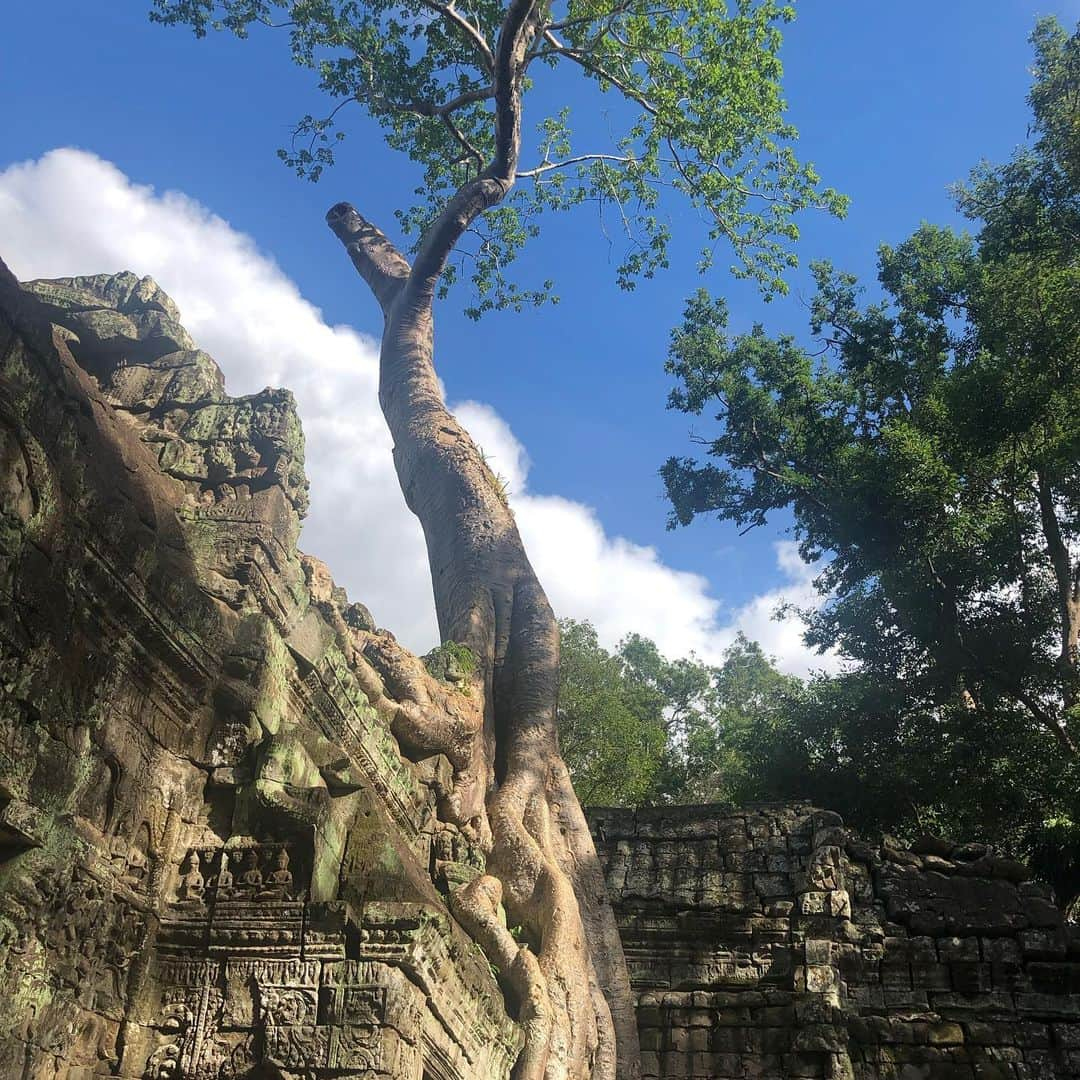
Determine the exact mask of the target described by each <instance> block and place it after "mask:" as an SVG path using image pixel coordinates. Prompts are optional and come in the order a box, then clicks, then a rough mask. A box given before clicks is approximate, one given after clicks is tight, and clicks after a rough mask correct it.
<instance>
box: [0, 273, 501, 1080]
mask: <svg viewBox="0 0 1080 1080" xmlns="http://www.w3.org/2000/svg"><path fill="white" fill-rule="evenodd" d="M135 283H136V279H134V278H130V276H127V277H125V276H124V275H120V276H119V277H117V278H102V279H76V280H73V281H72V282H68V283H64V284H62V285H60V286H55V287H53V286H49V285H41V286H39V287H37V293H38V295H41V296H43V297H46V298H47V301H48V304H49V305H50V306H49V308H48V311H49V313H50V317H51V318H53V320H54V321H56V320H59V321H60V322H63V321H64V320H66V319H68V315H67V313H66V312H67V310H68V309H67V308H65V306H64V305H65V304H67V303H69V302H71V303H76V306H77V311H78V312H85V311H91V312H96V314H94V318H93V319H91V320H90V323H92V324H93V326H94V327H96V328H98V329H100V327H101V326H105V325H107V324H108V325H111V323H110V320H113V321H114V322H117V325H121V323H122V322H123V320H127V323H124V324H123V326H122V329H123V333H122V334H120V337H122V338H123V339H124V340H125V341H127V342H128V344H127V345H125V349H127V350H129V352H130V355H127V354H125V355H126V356H127V360H128V361H131V362H137V363H138V364H141V365H142V366H141V367H140V368H139V373H138V374H137V376H136V375H133V374H132V372H133V371H134V370H135V369H134V368H133V367H132V366H131V362H129V363H126V364H125V363H122V362H121V361H122V360H124V357H118V356H117V355H114V354H113V353H110V352H108V350H106V351H105V352H101V351H100V348H99V344H100V343H99V342H98V338H97V337H94V336H93V335H91V336H90V337H86V336H84V337H81V338H80V336H79V334H80V328H81V327H83V324H84V323H85V324H86V325H90V323H87V322H86V320H85V319H82V316H81V315H79V317H78V318H75V317H74V316H72V318H71V320H69V322H70V325H68V326H67V328H66V329H65V330H64V335H66V340H67V342H68V344H69V345H70V348H71V350H72V351H73V352H74V353H75V354H76V355H78V356H79V358H80V361H81V362H82V363H83V364H85V365H86V366H87V368H88V370H91V371H92V372H93V375H94V378H95V379H96V380H97V383H96V385H95V384H94V382H93V381H91V380H89V379H87V377H86V376H85V375H84V374H82V373H80V372H78V371H77V370H76V369H75V367H74V365H73V364H72V361H71V356H70V355H69V354H68V353H67V351H66V348H62V347H59V346H57V347H55V348H54V347H53V345H52V344H51V343H50V342H49V340H48V335H47V334H46V333H43V332H40V330H39V329H34V326H33V325H31V324H32V323H33V320H34V318H39V317H40V312H38V313H37V314H36V315H35V313H34V312H35V311H36V310H37V309H32V308H27V309H26V310H25V311H21V309H20V311H21V313H20V314H18V315H17V316H15V321H16V322H18V319H20V318H21V319H23V320H24V322H26V325H25V326H22V327H21V328H17V332H16V334H15V336H14V337H13V338H12V342H13V344H12V345H10V346H9V347H8V348H7V349H6V351H5V352H4V357H3V359H2V360H0V598H3V599H4V603H3V604H0V676H2V678H0V975H2V976H3V977H4V978H5V980H6V982H7V984H8V986H9V987H11V988H12V992H11V993H9V994H8V995H7V997H6V999H4V1000H0V1074H3V1075H7V1072H8V1071H11V1069H14V1070H15V1071H13V1072H12V1075H17V1074H19V1073H20V1072H25V1070H27V1069H28V1070H30V1071H29V1072H26V1075H28V1076H29V1075H33V1076H38V1075H41V1076H46V1075H48V1076H52V1075H53V1072H56V1073H57V1074H58V1075H64V1073H65V1070H67V1069H69V1068H70V1069H72V1070H74V1071H73V1072H72V1074H71V1075H72V1077H74V1076H75V1075H76V1074H77V1075H78V1076H79V1077H80V1080H82V1078H83V1077H84V1076H90V1075H120V1076H122V1077H129V1078H131V1077H153V1078H161V1080H164V1078H180V1077H190V1078H196V1080H208V1078H210V1077H213V1078H215V1080H216V1078H219V1077H236V1078H239V1077H241V1076H247V1075H248V1074H252V1075H256V1074H255V1073H252V1070H259V1069H261V1070H263V1072H261V1073H258V1075H265V1076H275V1077H277V1076H282V1077H293V1076H304V1077H307V1078H309V1080H311V1078H322V1077H326V1078H328V1080H329V1078H330V1077H341V1076H363V1077H366V1078H369V1080H370V1078H374V1077H386V1078H390V1077H394V1078H402V1080H420V1078H421V1075H422V1072H423V1070H424V1067H425V1066H424V1063H425V1061H426V1060H427V1059H429V1058H432V1057H435V1058H438V1059H439V1060H440V1061H442V1060H445V1061H448V1062H453V1063H454V1068H453V1069H452V1070H451V1071H448V1072H446V1076H447V1077H448V1078H449V1080H480V1078H481V1077H482V1078H483V1080H498V1078H502V1077H506V1076H507V1075H508V1073H509V1070H510V1066H511V1064H512V1062H513V1059H514V1057H515V1055H516V1051H517V1046H518V1035H517V1032H516V1030H515V1028H514V1026H513V1024H512V1022H511V1021H510V1020H509V1019H508V1017H507V1015H506V1012H505V1008H504V1005H503V1002H502V999H501V995H500V994H499V993H498V990H497V987H496V985H495V983H494V981H493V980H492V978H491V974H490V972H489V971H488V969H487V967H486V965H485V964H483V963H482V962H481V961H479V959H478V958H477V957H476V956H475V955H474V953H475V950H473V949H472V948H471V947H470V945H469V943H468V942H467V940H466V939H465V938H464V936H463V935H462V933H461V932H460V931H459V930H457V929H455V928H454V927H453V926H452V924H451V923H450V921H449V917H448V915H447V913H446V911H445V909H444V908H443V907H442V906H441V902H440V900H439V899H438V893H437V891H436V889H435V888H434V885H435V882H436V879H437V880H438V881H439V882H440V883H441V882H445V881H446V880H447V879H450V878H453V879H455V880H456V878H457V877H459V876H461V875H462V874H466V873H468V874H472V873H475V872H477V869H478V868H480V867H482V861H479V862H478V857H477V853H476V851H475V849H474V846H471V845H470V843H469V842H468V840H467V838H464V837H457V838H456V839H455V838H453V837H444V842H443V846H442V847H441V848H440V852H441V856H440V858H439V859H438V860H437V861H438V863H439V866H438V868H437V869H438V872H437V873H436V874H435V876H434V877H432V874H433V871H434V870H435V860H433V859H432V858H431V855H430V852H431V846H432V833H433V823H434V821H435V814H434V799H433V796H432V795H431V792H430V789H429V788H428V787H427V786H426V785H425V783H424V782H423V780H422V778H421V777H420V776H419V775H418V773H417V771H416V769H415V768H414V766H412V765H411V764H409V763H408V762H406V761H405V760H404V759H403V758H402V756H401V755H400V753H399V752H398V749H397V745H396V742H395V741H394V739H393V737H392V736H391V735H390V733H389V731H388V730H387V729H386V728H385V726H384V724H383V723H382V721H380V720H379V718H378V717H377V715H376V714H375V711H374V709H373V708H372V707H371V705H370V703H369V702H368V700H367V698H366V696H365V695H364V694H363V692H362V691H361V689H360V687H359V685H358V683H357V681H356V679H355V678H354V676H353V674H352V672H351V670H350V667H349V661H348V660H347V658H346V655H345V652H344V651H343V649H342V647H341V643H340V642H338V643H335V638H334V634H335V633H337V632H338V631H332V630H329V629H327V628H326V627H325V626H322V624H321V623H319V621H318V620H319V618H321V616H318V614H317V612H316V607H315V605H313V604H312V602H311V598H310V596H309V594H308V592H307V585H306V584H305V576H304V573H305V572H304V571H303V569H302V567H301V564H300V561H299V558H298V555H297V553H296V550H295V539H296V535H297V533H298V521H299V512H300V511H301V510H302V508H303V504H304V500H305V495H304V488H305V486H306V481H304V480H303V476H302V470H301V469H300V467H299V462H300V460H301V457H300V455H301V454H302V439H301V437H300V435H299V427H298V424H297V423H296V420H295V417H294V415H293V413H292V403H291V398H289V396H288V395H287V394H281V393H279V392H276V391H273V392H266V394H265V395H264V396H265V399H266V400H265V402H264V403H263V404H264V405H265V408H264V407H263V405H261V404H260V403H259V396H258V395H256V397H255V398H253V399H250V400H246V401H245V402H243V403H241V404H238V405H234V404H230V402H229V400H228V399H226V398H224V395H223V392H222V391H221V389H220V376H219V375H218V374H216V369H215V368H213V365H212V361H209V358H206V357H205V354H198V359H197V363H196V364H195V368H197V369H198V370H197V372H195V373H194V374H191V375H190V379H191V380H193V382H192V387H191V388H190V392H189V391H188V389H187V388H186V384H185V382H184V380H186V379H189V375H188V374H180V373H182V372H185V371H187V370H188V368H189V367H190V363H189V361H187V360H185V361H184V362H183V363H179V362H174V361H173V360H172V359H171V357H172V355H174V354H169V353H167V352H166V353H165V354H162V353H161V349H162V348H163V347H164V345H163V343H162V342H163V340H167V337H166V339H161V338H160V334H161V333H165V334H166V336H167V335H168V334H175V335H179V337H178V338H177V344H178V347H179V348H180V349H181V351H182V350H183V349H186V348H188V347H189V344H190V343H185V342H183V341H181V340H179V338H180V337H183V335H182V331H181V330H179V329H178V328H176V327H175V326H173V328H172V329H170V328H169V327H170V326H171V325H172V324H169V323H168V320H167V319H166V321H165V322H164V323H163V322H162V320H161V319H160V318H158V316H157V315H154V316H153V317H152V318H151V317H149V316H148V317H147V318H146V319H144V318H143V316H142V314H140V311H142V309H141V308H140V307H139V305H140V304H150V305H151V308H150V309H149V310H151V311H157V312H158V314H160V310H164V309H166V308H168V306H169V303H170V302H168V299H167V298H165V297H164V294H161V293H160V291H159V290H157V289H156V286H154V285H153V283H152V282H149V279H144V281H142V282H138V283H137V284H138V288H137V289H136V288H135ZM13 295H14V294H13V293H12V287H11V284H10V281H8V280H7V279H6V278H3V277H2V267H0V314H4V312H5V310H6V309H5V307H4V305H5V304H6V303H8V302H13V303H14V304H15V306H16V307H19V305H20V304H22V303H23V301H22V300H19V299H18V298H17V297H16V299H15V300H14V301H12V296H13ZM117 296H119V297H121V298H122V300H121V301H118V300H116V297H117ZM73 297H74V298H75V299H74V300H72V298H73ZM123 298H126V299H123ZM148 298H149V299H148ZM121 302H122V303H123V304H128V305H129V306H130V310H129V309H127V308H125V311H124V312H120V311H119V309H117V308H116V307H115V304H116V303H121ZM155 304H158V305H163V307H161V308H160V309H159V308H153V305H155ZM95 305H100V306H99V307H97V308H95ZM27 312H29V314H27ZM5 317H6V316H5ZM80 319H82V322H80ZM26 320H29V321H26ZM151 324H152V325H153V326H154V327H156V329H155V331H154V332H155V333H156V334H158V335H159V337H158V338H157V339H155V341H156V343H155V345H154V346H153V349H152V350H151V351H150V352H149V353H147V354H146V356H145V357H142V358H139V357H138V356H137V354H139V350H140V349H141V348H142V346H141V345H140V344H139V343H140V342H141V341H142V338H140V337H139V334H141V333H143V330H144V328H145V327H147V326H150V325H151ZM162 326H164V327H165V329H164V330H162ZM96 332H97V331H96V330H95V333H96ZM102 340H104V339H102ZM110 340H113V339H110ZM116 340H119V338H117V339H116ZM95 343H97V344H95ZM110 348H111V346H110ZM95 350H98V351H95ZM132 350H133V351H132ZM175 355H179V354H175ZM186 355H187V354H185V356H186ZM155 365H158V367H160V368H161V369H162V375H161V377H160V378H159V377H158V375H156V374H153V373H152V369H154V367H155ZM185 365H187V366H185ZM165 369H169V373H166V371H165ZM192 370H194V369H192ZM61 371H62V372H64V374H63V376H62V377H60V376H58V373H59V372H61ZM5 380H14V382H15V383H17V384H18V385H16V386H15V391H14V392H15V393H16V396H17V397H18V400H19V401H20V408H19V410H18V411H17V413H11V410H8V412H9V413H11V415H10V416H9V415H8V413H5V412H4V410H3V401H4V400H5V399H4V394H6V393H7V383H6V382H5ZM195 383H198V385H197V386H196V385H195ZM58 386H62V387H63V390H62V391H58V390H57V387H58ZM165 387H168V393H169V394H170V395H173V396H174V397H173V399H172V400H171V401H170V403H165V402H164V401H158V400H157V399H155V398H153V392H160V393H164V392H165V390H164V389H163V388H165ZM98 388H100V389H101V390H103V391H104V392H105V394H106V395H107V396H106V397H105V398H100V397H99V398H97V399H96V400H95V401H94V402H91V401H90V399H91V398H93V396H94V395H95V394H96V393H97V392H98ZM155 388H157V389H156V390H155ZM57 393H61V396H62V395H63V394H67V395H68V396H69V404H68V405H67V406H65V407H64V408H63V409H60V410H59V411H58V410H57V405H56V400H55V399H56V395H57ZM207 394H209V395H210V397H209V398H207V397H206V395H207ZM132 395H136V397H137V400H136V397H133V396H132ZM177 395H178V396H177ZM208 400H209V401H211V402H216V403H217V404H215V405H214V407H213V408H209V407H207V405H206V402H207V401H208ZM185 401H186V402H188V403H187V404H185ZM110 410H114V411H115V412H116V418H115V419H111V418H110ZM122 412H123V413H125V415H124V416H123V417H122V418H121V417H120V413H122ZM7 421H10V422H7ZM217 423H220V424H221V425H223V426H222V427H221V428H220V429H218V428H215V427H214V425H215V424H217ZM259 424H265V425H268V426H267V429H266V431H265V432H261V433H260V432H258V431H256V428H257V427H258V425H259ZM39 428H40V432H39ZM41 432H45V433H46V434H45V435H43V436H42V438H41V440H40V442H39V440H38V439H37V438H36V437H35V433H39V434H40V433H41ZM230 440H231V441H230ZM42 446H47V447H48V448H49V450H48V453H46V452H45V451H44V450H42ZM87 448H90V449H89V452H88V449H87ZM215 455H217V456H218V457H220V460H221V462H224V464H225V466H227V468H226V472H228V471H230V470H231V471H232V475H231V476H230V477H226V478H224V479H222V478H221V477H220V475H219V473H220V469H219V468H218V466H217V465H215V466H213V467H212V468H211V467H209V466H208V464H207V463H208V462H210V461H211V459H212V458H214V460H217V458H215ZM222 455H223V456H222ZM99 463H100V464H99ZM215 470H218V471H217V472H215ZM117 485H120V488H121V489H122V490H121V491H120V492H119V494H118V490H117ZM124 485H128V486H129V487H130V490H128V489H127V488H125V487H124ZM46 526H48V529H46ZM49 530H51V531H49ZM46 533H47V540H43V539H42V537H43V536H44V535H45V534H46ZM27 536H33V537H34V540H35V542H34V543H33V544H30V545H28V544H27V543H25V539H26V537H27ZM338 592H340V590H338ZM9 601H10V602H9ZM335 602H337V601H335ZM340 602H341V603H342V604H346V603H347V600H346V599H345V598H344V594H343V593H341V601H340ZM311 612H316V614H315V616H312V615H311ZM313 618H314V622H312V619H313ZM338 623H339V624H340V625H341V626H344V625H345V624H344V622H342V620H341V619H338ZM301 624H303V625H304V627H305V630H304V633H303V634H300V633H299V631H298V629H297V628H298V627H299V626H300V625H301ZM313 626H314V628H315V632H314V633H312V632H311V629H312V627H313ZM320 626H321V627H322V628H321V629H320ZM346 632H347V631H346ZM305 635H306V636H305ZM361 808H363V813H364V814H365V815H366V816H367V820H368V821H369V824H368V825H367V826H366V830H367V832H366V833H365V835H369V836H371V837H374V838H378V837H379V836H380V835H381V836H383V837H389V836H391V835H393V836H394V837H395V838H397V839H398V840H400V843H397V842H395V844H394V845H393V860H397V861H398V862H400V861H401V860H404V861H405V862H406V863H408V864H409V865H408V867H407V868H406V872H404V873H403V872H402V868H401V867H400V866H396V864H395V866H396V868H395V869H393V870H392V871H388V870H387V869H386V868H385V867H384V866H383V865H382V863H381V862H380V860H383V859H385V858H387V850H388V849H385V848H384V846H382V842H378V843H370V844H366V843H353V844H351V845H348V844H347V839H348V837H349V835H350V833H351V831H352V830H351V826H352V822H353V819H354V817H355V815H356V814H357V813H358V812H360V809H361ZM372 815H374V817H372ZM346 848H348V859H347V860H346V859H345V853H346ZM388 873H389V874H390V877H387V874H388ZM391 878H392V879H393V881H394V902H393V903H390V904H389V905H387V906H383V907H381V908H380V907H378V905H375V906H374V907H371V905H372V902H373V901H376V900H378V899H379V895H380V894H379V889H380V887H381V884H382V883H383V882H388V881H390V879H391ZM348 879H355V880H356V881H358V882H362V883H363V884H362V887H361V888H359V889H358V888H357V887H355V886H354V887H352V888H345V889H343V882H346V881H347V880H348ZM429 879H430V881H429ZM422 881H429V885H428V886H427V887H426V888H420V889H419V893H418V894H417V903H413V904H412V905H411V906H410V905H409V904H406V905H405V906H404V907H402V906H401V904H400V902H399V901H400V900H401V896H400V895H399V893H401V891H402V890H403V889H404V890H405V892H406V893H408V889H411V888H414V885H415V883H416V882H422ZM409 882H412V883H413V884H412V885H410V884H409ZM403 883H404V884H403ZM339 893H340V894H341V895H343V896H347V897H348V902H345V901H343V900H342V899H339V898H338V897H339ZM395 903H396V904H397V905H398V906H397V907H395V906H394V905H395ZM424 905H428V907H427V908H426V909H425V908H424ZM369 907H371V911H372V912H373V915H374V918H373V920H372V919H369V918H367V915H366V913H367V911H368V908H369ZM422 909H423V910H426V911H427V914H418V912H420V911H421V910H422ZM421 987H423V989H421ZM13 1062H16V1063H18V1064H17V1065H12V1066H11V1069H9V1068H8V1066H9V1065H11V1063H13ZM5 1070H7V1071H5ZM433 1075H439V1076H440V1077H441V1076H442V1075H443V1072H442V1071H437V1072H434V1073H433Z"/></svg>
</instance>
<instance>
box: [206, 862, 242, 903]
mask: <svg viewBox="0 0 1080 1080" xmlns="http://www.w3.org/2000/svg"><path fill="white" fill-rule="evenodd" d="M235 884H236V882H235V879H234V878H233V873H232V871H231V870H230V869H229V853H228V852H227V851H222V853H221V865H220V867H219V868H218V872H217V874H216V875H215V876H214V877H213V878H212V879H211V880H210V885H211V887H212V888H214V889H216V890H217V896H218V899H219V900H226V899H228V898H229V897H230V896H232V894H233V892H234V891H235V888H234V886H235Z"/></svg>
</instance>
